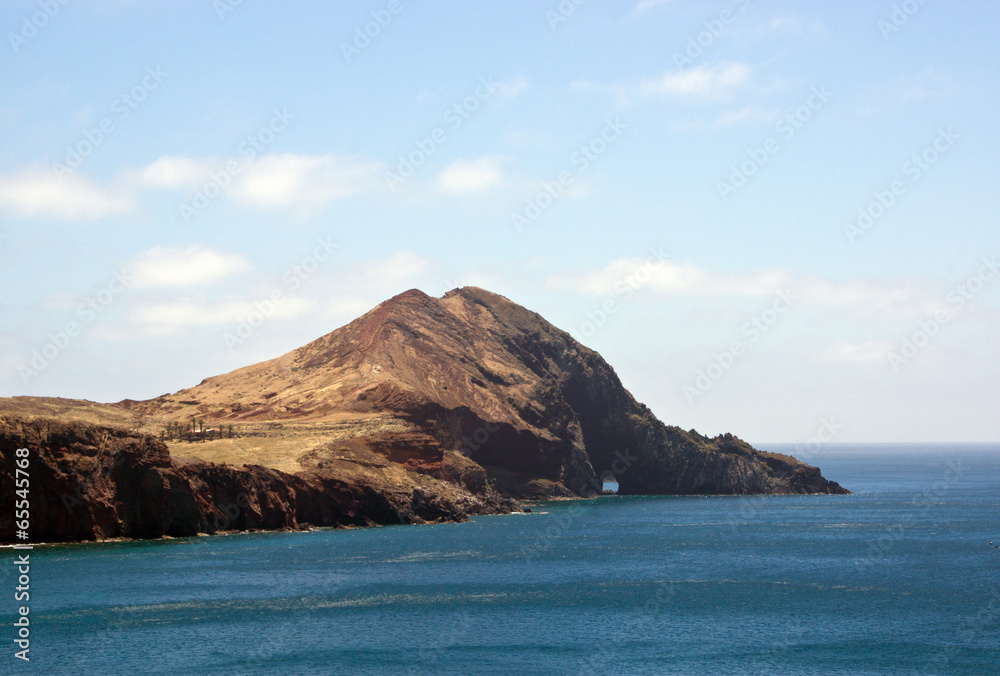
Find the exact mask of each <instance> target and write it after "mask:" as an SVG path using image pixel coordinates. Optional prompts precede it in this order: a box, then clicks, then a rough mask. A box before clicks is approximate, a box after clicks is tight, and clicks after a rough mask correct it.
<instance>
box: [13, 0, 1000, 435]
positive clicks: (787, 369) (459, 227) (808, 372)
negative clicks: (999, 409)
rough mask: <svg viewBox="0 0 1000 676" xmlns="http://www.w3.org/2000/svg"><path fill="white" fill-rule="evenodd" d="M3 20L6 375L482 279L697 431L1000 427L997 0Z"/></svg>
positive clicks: (195, 368)
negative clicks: (998, 388) (999, 385)
mask: <svg viewBox="0 0 1000 676" xmlns="http://www.w3.org/2000/svg"><path fill="white" fill-rule="evenodd" d="M0 25H2V27H3V33H4V35H5V39H4V44H3V45H2V46H0V55H2V56H0V83H2V92H3V94H2V98H0V138H2V143H0V281H2V283H3V288H4V290H5V293H4V294H3V296H2V301H0V303H2V305H0V327H2V333H0V357H2V362H0V395H3V396H11V395H19V394H33V395H50V396H66V397H79V398H87V399H92V400H97V401H117V400H120V399H122V398H126V397H129V398H148V397H153V396H156V395H159V394H162V393H165V392H171V391H176V390H178V389H181V388H183V387H187V386H190V385H193V384H196V383H197V382H199V381H200V380H201V379H202V378H203V377H207V376H210V375H215V374H218V373H222V372H226V371H229V370H231V369H234V368H238V367H240V366H243V365H246V364H250V363H254V362H257V361H261V360H263V359H267V358H271V357H274V356H277V355H279V354H282V353H284V352H287V351H289V350H291V349H294V348H295V347H298V346H300V345H302V344H304V343H306V342H308V341H310V340H312V339H314V338H316V337H318V336H320V335H322V334H324V333H327V332H329V331H331V330H333V329H335V328H336V327H338V326H341V325H343V324H344V323H346V322H348V321H350V320H351V319H353V318H354V317H356V316H358V315H360V314H362V313H363V312H364V311H366V310H367V309H369V308H370V307H372V306H374V305H375V304H377V303H378V302H379V301H381V300H383V299H385V298H387V297H390V296H392V295H394V294H396V293H399V292H401V291H404V290H406V289H409V288H413V287H416V288H420V289H422V290H424V291H425V292H427V293H429V294H432V295H441V294H443V293H444V292H445V291H447V290H449V289H451V288H454V287H456V286H464V285H478V286H483V287H485V288H488V289H490V290H493V291H496V292H498V293H501V294H503V295H505V296H507V297H509V298H511V299H512V300H514V301H516V302H518V303H521V304H523V305H525V306H527V307H529V308H531V309H533V310H535V311H537V312H539V313H541V314H542V315H543V316H544V317H546V318H547V319H549V320H550V321H552V322H553V323H554V324H556V325H557V326H559V327H561V328H563V329H566V330H568V331H571V332H572V333H573V334H574V335H575V336H576V337H577V338H578V339H580V340H581V341H582V342H584V343H585V344H587V345H589V346H590V347H593V348H594V349H596V350H598V351H599V352H601V354H602V355H604V357H605V358H606V359H607V360H608V361H609V362H610V363H611V364H612V365H613V366H614V367H615V369H616V370H617V372H618V373H619V375H620V376H621V378H622V380H623V382H624V383H625V385H626V387H628V388H629V389H630V390H631V392H632V393H633V394H634V395H635V396H636V397H637V398H638V399H639V400H641V401H644V402H645V403H647V404H648V405H649V406H650V407H651V408H652V409H653V411H654V412H656V413H657V414H658V415H659V416H660V417H661V418H662V419H663V420H664V421H666V422H668V423H671V424H677V425H680V426H682V427H685V428H692V427H693V428H696V429H698V430H699V431H701V432H703V433H707V434H717V433H720V432H724V431H732V432H733V433H735V434H738V435H740V436H742V437H744V438H747V439H749V440H751V441H757V442H774V441H783V442H795V443H803V444H804V443H806V442H808V441H810V440H812V442H813V444H814V445H815V444H816V441H817V440H835V441H837V442H849V441H996V440H997V439H998V437H1000V417H998V416H997V415H996V401H997V399H996V394H995V383H996V381H997V376H998V375H1000V374H998V364H1000V361H998V357H1000V355H998V345H1000V341H998V340H997V339H998V337H1000V335H998V334H1000V321H998V319H1000V275H998V274H997V265H998V258H997V256H998V254H1000V231H998V228H997V213H998V212H1000V210H998V208H997V207H998V201H1000V197H998V195H1000V191H998V190H997V188H998V186H997V171H996V167H997V165H996V156H997V150H998V148H1000V132H998V129H997V126H996V124H995V117H996V116H995V111H996V110H997V109H998V108H1000V105H998V104H1000V101H998V98H1000V97H998V90H997V88H996V87H995V83H996V82H997V81H998V66H1000V58H998V56H1000V53H998V52H1000V47H998V44H997V41H996V39H995V28H996V26H997V25H1000V6H997V5H996V4H995V3H987V2H972V1H965V2H952V3H943V2H932V1H930V0H927V1H925V2H923V3H921V2H918V1H917V0H908V1H907V2H897V3H895V4H893V3H892V2H885V3H882V2H843V3H837V4H836V5H831V4H830V3H819V2H766V1H746V0H730V1H728V2H718V3H705V2H684V1H682V0H662V1H659V2H658V1H656V0H641V1H640V0H636V1H635V2H616V3H599V2H596V0H589V1H584V2H579V4H576V3H574V2H573V1H572V0H566V1H565V2H563V3H562V4H560V3H559V2H558V1H556V0H552V1H551V2H527V1H524V2H505V3H459V2H435V3H410V2H406V1H405V0H393V1H385V2H355V3H316V2H313V3H306V2H286V3H278V2H261V1H258V0H243V1H242V2H236V1H235V0H219V2H215V3H213V2H210V1H208V0H206V1H204V2H193V1H191V2H184V1H178V2H170V3H167V2H154V1H148V2H143V1H140V0H94V1H92V2H84V1H83V0H77V1H69V2H66V3H65V4H61V3H60V2H59V1H58V0H50V1H48V2H38V1H37V0H36V1H35V2H13V1H12V2H6V3H3V6H2V8H0ZM366 32H367V34H366ZM251 324H253V326H251Z"/></svg>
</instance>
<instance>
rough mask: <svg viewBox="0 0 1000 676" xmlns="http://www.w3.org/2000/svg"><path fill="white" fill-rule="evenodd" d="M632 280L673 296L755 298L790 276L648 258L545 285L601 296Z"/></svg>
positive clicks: (613, 264) (554, 279)
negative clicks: (726, 271) (716, 269)
mask: <svg viewBox="0 0 1000 676" xmlns="http://www.w3.org/2000/svg"><path fill="white" fill-rule="evenodd" d="M631 278H635V279H639V280H641V283H642V285H643V287H644V288H649V289H654V290H656V291H658V292H659V293H662V294H665V295H672V296H700V295H712V296H720V295H722V296H725V295H732V296H758V295H766V294H769V293H774V292H775V291H776V290H778V289H780V288H781V287H782V286H783V285H786V284H788V282H789V280H790V275H789V274H788V273H786V272H783V271H780V270H765V271H761V272H754V273H749V274H745V275H732V274H724V273H718V272H714V271H710V270H706V269H704V268H700V267H698V266H695V265H691V264H689V263H683V264H680V263H674V262H671V261H667V260H663V261H659V262H658V263H657V264H655V265H652V264H650V261H649V259H641V258H630V259H619V260H616V261H612V262H611V263H609V264H608V265H606V266H605V267H604V268H601V269H600V270H592V271H590V272H586V273H583V274H579V275H575V274H574V275H559V276H555V277H552V278H550V279H549V283H548V285H549V286H550V287H552V288H567V289H571V290H574V291H577V292H578V293H583V294H588V295H593V296H602V295H611V294H614V293H615V291H616V287H617V286H618V285H620V284H621V283H622V280H628V279H631Z"/></svg>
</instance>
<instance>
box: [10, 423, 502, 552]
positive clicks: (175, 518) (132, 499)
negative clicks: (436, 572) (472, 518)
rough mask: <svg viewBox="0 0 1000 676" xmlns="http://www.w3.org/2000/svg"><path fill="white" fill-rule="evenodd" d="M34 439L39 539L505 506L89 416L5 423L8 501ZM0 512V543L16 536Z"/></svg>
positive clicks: (398, 517)
mask: <svg viewBox="0 0 1000 676" xmlns="http://www.w3.org/2000/svg"><path fill="white" fill-rule="evenodd" d="M19 448H28V449H29V451H30V454H29V470H28V473H29V479H30V491H29V496H30V497H29V499H30V503H31V510H30V511H31V520H30V523H31V527H30V536H31V541H32V542H75V541H86V540H105V539H109V538H156V537H163V536H171V537H183V536H191V535H196V534H199V533H209V534H210V533H216V532H220V531H233V530H283V529H298V528H304V527H307V526H375V525H386V524H408V523H428V522H438V521H463V520H465V519H466V518H468V515H469V514H482V513H506V512H509V511H511V510H512V509H513V508H514V505H513V503H511V502H509V501H505V500H503V499H500V498H498V497H497V496H495V495H488V496H475V495H471V494H469V495H467V496H466V499H465V500H463V501H456V500H453V499H451V498H450V497H445V496H442V495H438V494H435V493H434V492H433V490H430V491H423V490H420V489H415V490H413V491H412V492H405V491H400V490H398V489H394V487H387V486H382V487H380V486H375V485H371V484H369V483H352V482H349V481H344V480H341V479H338V478H336V477H331V476H322V475H318V474H311V475H304V476H293V475H290V474H286V473H284V472H279V471H277V470H273V469H268V468H265V467H260V466H244V467H233V466H231V465H216V464H212V463H202V462H184V461H178V460H174V459H171V458H170V456H169V454H168V453H167V449H166V447H165V446H164V445H163V444H162V443H161V442H159V441H157V440H156V439H153V438H151V437H149V436H142V435H137V434H132V433H129V432H126V431H124V430H121V429H115V428H104V427H99V426H94V425H85V424H81V423H64V422H59V421H53V420H47V419H36V420H32V421H25V420H21V419H19V418H13V419H8V420H6V421H4V422H2V423H0V471H2V472H3V477H4V481H3V483H2V485H0V501H2V502H4V503H5V504H9V505H13V504H14V500H15V493H14V490H15V487H14V482H13V480H9V481H8V480H7V479H8V477H13V476H14V475H15V451H16V450H17V449H19ZM14 525H15V524H14V520H13V519H10V518H5V519H0V542H16V541H17V539H16V536H15V533H16V530H15V528H14Z"/></svg>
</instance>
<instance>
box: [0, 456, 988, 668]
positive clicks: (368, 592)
mask: <svg viewBox="0 0 1000 676" xmlns="http://www.w3.org/2000/svg"><path fill="white" fill-rule="evenodd" d="M762 448H764V449H766V450H775V451H783V452H790V451H791V452H794V450H795V449H794V448H792V447H783V446H778V445H766V444H765V445H762ZM808 460H809V461H810V462H811V463H813V464H816V465H818V466H820V467H821V468H822V470H823V473H824V475H825V476H827V477H828V478H831V479H833V480H836V481H839V482H840V483H841V484H842V485H843V486H844V487H846V488H848V489H850V490H852V491H854V492H855V495H853V496H775V497H749V498H737V497H624V496H610V497H602V498H599V499H596V500H590V501H576V502H549V503H542V504H539V505H536V506H534V507H533V510H534V511H533V512H532V513H531V514H525V515H510V516H488V517H477V518H474V519H472V521H470V522H469V523H463V524H442V525H432V526H397V527H384V528H372V529H357V530H339V531H338V530H318V531H312V532H303V533H254V534H239V535H227V536H216V537H203V538H190V539H179V540H161V541H150V542H128V543H101V544H85V545H69V546H48V547H40V548H37V549H35V550H34V551H33V552H32V553H31V599H30V608H31V613H30V619H31V646H30V657H31V662H30V664H26V663H23V662H22V661H21V660H17V659H15V658H14V656H13V653H14V651H15V650H16V649H17V648H16V647H15V645H14V643H13V642H12V639H13V638H14V632H15V630H14V628H13V626H12V625H13V622H14V620H15V617H16V616H15V614H14V613H15V606H16V605H18V604H15V602H14V601H13V599H12V592H13V587H14V586H15V584H16V575H15V573H14V566H12V565H11V564H10V562H9V559H12V558H14V557H13V555H12V552H11V550H10V549H4V550H3V551H2V554H0V556H2V557H3V560H4V564H5V565H4V567H3V571H4V572H3V573H2V574H0V585H2V586H3V587H4V588H5V589H4V591H3V594H2V597H3V598H5V599H6V601H5V602H3V603H2V604H0V612H2V613H3V627H4V629H3V630H2V631H3V632H4V633H5V634H6V635H5V636H3V637H2V638H3V640H2V645H5V646H7V649H6V652H7V653H8V654H5V655H2V656H0V673H29V672H34V673H40V674H42V673H44V674H91V673H95V674H98V673H99V674H137V673H170V674H201V673H205V674H272V673H274V674H479V673H481V674H824V675H829V674H1000V576H998V573H1000V549H997V548H994V547H991V546H990V545H989V542H990V541H991V540H992V541H993V542H996V543H998V544H1000V446H998V445H946V444H941V445H894V446H889V445H885V446H876V445H829V446H827V447H824V448H822V449H820V451H819V452H818V453H817V454H814V455H812V456H811V457H809V458H808ZM7 589H10V592H8V591H7Z"/></svg>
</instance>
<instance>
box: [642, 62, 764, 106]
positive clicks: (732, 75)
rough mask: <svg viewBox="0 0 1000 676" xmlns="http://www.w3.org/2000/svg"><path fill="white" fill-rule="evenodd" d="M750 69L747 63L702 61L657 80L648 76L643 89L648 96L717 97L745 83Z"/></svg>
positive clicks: (748, 77) (665, 74)
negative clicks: (703, 62)
mask: <svg viewBox="0 0 1000 676" xmlns="http://www.w3.org/2000/svg"><path fill="white" fill-rule="evenodd" d="M751 70H752V69H751V67H750V66H748V65H746V64H744V63H734V62H723V63H718V64H715V65H712V66H709V65H707V64H702V65H700V66H697V67H695V68H689V69H687V70H678V71H671V72H668V73H664V74H663V75H661V76H660V77H658V78H656V79H654V80H645V81H643V83H642V84H641V86H640V90H641V92H642V94H643V95H645V96H649V95H662V96H679V97H684V98H698V99H716V98H721V97H723V96H725V95H727V94H729V93H730V92H731V91H733V90H734V89H737V88H738V87H741V86H742V85H744V84H746V82H747V81H748V80H749V79H750V73H751Z"/></svg>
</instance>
